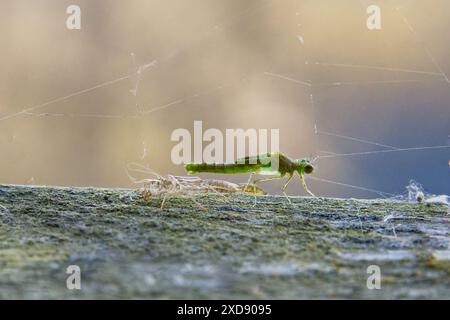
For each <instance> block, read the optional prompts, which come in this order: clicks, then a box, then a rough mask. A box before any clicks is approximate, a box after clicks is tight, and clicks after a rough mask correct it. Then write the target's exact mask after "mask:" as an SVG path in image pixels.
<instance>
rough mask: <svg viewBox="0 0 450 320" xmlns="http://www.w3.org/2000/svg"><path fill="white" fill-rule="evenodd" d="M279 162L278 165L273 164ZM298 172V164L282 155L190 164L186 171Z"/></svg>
mask: <svg viewBox="0 0 450 320" xmlns="http://www.w3.org/2000/svg"><path fill="white" fill-rule="evenodd" d="M274 161H278V165H277V164H276V163H273V162H274ZM295 170H297V167H296V164H295V162H294V161H293V160H291V159H290V158H289V157H287V156H285V155H284V154H282V153H279V152H276V153H267V154H263V155H258V156H253V157H245V158H242V159H238V160H237V161H235V162H234V163H188V164H186V171H188V173H191V174H194V173H200V172H208V173H224V174H236V173H260V174H271V175H276V174H281V175H284V174H286V173H293V172H294V171H295Z"/></svg>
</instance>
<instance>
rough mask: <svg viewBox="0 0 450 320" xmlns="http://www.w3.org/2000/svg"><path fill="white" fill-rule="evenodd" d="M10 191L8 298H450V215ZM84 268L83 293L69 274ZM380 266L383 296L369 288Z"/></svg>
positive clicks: (5, 252) (337, 203)
mask: <svg viewBox="0 0 450 320" xmlns="http://www.w3.org/2000/svg"><path fill="white" fill-rule="evenodd" d="M195 200H196V201H197V202H199V203H201V204H202V205H203V206H204V207H205V208H206V210H202V209H200V207H199V205H197V204H195V203H194V202H193V201H191V200H189V199H188V198H183V197H177V198H171V199H169V200H168V202H167V205H166V208H165V209H164V210H161V209H160V208H159V204H160V201H161V200H160V199H151V200H150V201H149V202H145V201H144V200H143V199H142V197H141V196H140V194H139V192H138V191H133V190H117V189H94V188H49V187H26V186H0V298H290V299H291V298H386V299H390V298H446V299H448V298H450V276H449V273H450V249H449V243H450V237H449V222H450V221H449V216H448V213H447V211H448V208H447V206H444V205H439V204H436V205H425V204H410V203H405V202H400V201H392V200H352V199H345V200H338V199H321V198H315V199H313V198H291V201H292V204H290V203H289V202H288V201H287V200H286V198H284V197H278V196H261V197H258V199H257V204H256V205H254V198H253V197H252V196H249V195H236V194H234V195H227V196H225V197H222V196H220V195H217V194H199V195H197V196H195ZM69 265H78V266H80V268H81V283H82V289H81V290H68V289H67V288H66V278H67V276H68V275H67V274H66V273H65V272H66V268H67V266H69ZM369 265H378V266H379V267H380V268H381V273H382V280H381V289H380V290H369V289H368V288H367V286H366V281H367V277H368V276H369V274H367V272H366V271H367V267H368V266H369Z"/></svg>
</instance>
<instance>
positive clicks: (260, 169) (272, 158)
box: [185, 152, 314, 197]
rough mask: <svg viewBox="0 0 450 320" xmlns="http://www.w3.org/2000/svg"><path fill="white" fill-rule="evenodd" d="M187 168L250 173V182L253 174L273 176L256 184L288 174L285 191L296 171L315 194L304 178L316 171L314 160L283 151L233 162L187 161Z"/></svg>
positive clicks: (188, 169)
mask: <svg viewBox="0 0 450 320" xmlns="http://www.w3.org/2000/svg"><path fill="white" fill-rule="evenodd" d="M185 168H186V171H187V172H188V173H189V174H195V173H201V172H207V173H222V174H238V173H250V174H251V175H250V179H249V183H250V180H251V178H252V176H253V174H260V175H271V176H272V177H270V178H266V179H259V180H256V181H254V184H255V185H256V184H257V183H260V182H263V181H269V180H276V179H282V178H283V177H285V176H286V175H287V174H288V175H289V179H288V180H287V182H286V183H285V185H284V186H283V188H282V191H283V193H284V190H285V189H286V188H287V186H288V185H289V183H290V182H291V181H292V178H293V177H294V173H295V172H297V173H298V174H299V176H300V180H301V182H302V186H303V188H304V189H305V191H306V192H307V193H308V194H310V195H311V196H313V197H314V194H313V193H312V192H311V191H310V190H309V189H308V187H307V185H306V183H305V179H304V176H305V174H311V173H313V171H314V166H313V164H312V161H310V160H308V159H296V160H294V159H291V158H289V157H288V156H286V155H284V154H283V153H281V152H269V153H266V154H262V155H257V156H250V157H245V158H241V159H238V160H237V161H235V162H233V163H187V164H185Z"/></svg>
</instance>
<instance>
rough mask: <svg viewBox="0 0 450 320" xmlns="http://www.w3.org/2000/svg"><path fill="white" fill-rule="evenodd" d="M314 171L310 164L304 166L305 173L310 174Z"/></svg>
mask: <svg viewBox="0 0 450 320" xmlns="http://www.w3.org/2000/svg"><path fill="white" fill-rule="evenodd" d="M313 171H314V167H313V166H312V165H310V164H307V165H305V173H307V174H311V173H312V172H313Z"/></svg>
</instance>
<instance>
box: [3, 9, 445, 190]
mask: <svg viewBox="0 0 450 320" xmlns="http://www.w3.org/2000/svg"><path fill="white" fill-rule="evenodd" d="M71 4H77V5H79V6H80V7H81V10H82V18H81V19H82V26H81V30H68V29H67V28H66V19H67V17H68V15H67V14H66V8H67V7H68V6H69V5H71ZM369 4H378V5H380V6H381V8H382V29H381V30H379V31H370V30H368V29H367V27H366V19H367V14H366V8H367V6H368V5H369ZM397 7H400V13H401V14H402V15H405V16H406V17H407V18H408V21H409V22H410V23H411V25H412V26H413V27H414V29H415V31H416V32H417V35H416V36H414V34H412V33H411V32H410V30H409V29H408V26H407V25H406V24H405V23H404V21H403V20H402V16H401V15H400V14H399V12H398V11H396V10H395V8H397ZM448 12H450V2H449V1H445V0H433V1H412V0H411V1H395V0H392V1H370V2H369V1H363V0H361V1H359V0H339V1H336V0H314V1H313V0H307V1H292V0H278V1H263V0H247V1H237V0H189V1H187V0H176V1H175V0H170V1H161V0H146V1H145V0H132V1H119V0H102V1H94V0H90V1H81V0H77V1H61V0H59V1H56V0H53V1H51V0H36V1H31V0H28V1H23V0H14V1H12V0H11V1H9V0H0V39H1V41H0V53H1V54H0V118H2V117H5V116H8V115H10V114H14V113H17V112H20V111H21V110H24V109H27V108H29V107H33V106H36V105H39V104H42V103H45V102H47V101H52V100H53V99H57V98H60V97H64V96H67V95H71V94H72V93H74V92H78V91H80V90H84V89H88V88H92V87H94V86H96V85H98V84H102V83H104V82H107V81H111V80H115V79H118V78H120V77H123V76H127V75H130V79H125V80H123V81H118V82H116V83H114V84H111V85H107V86H103V87H101V88H98V89H95V90H92V91H88V92H85V93H84V94H80V95H76V96H73V97H68V98H67V99H64V100H61V101H57V102H56V103H52V104H49V105H47V106H44V107H42V108H37V109H35V110H33V111H32V113H33V114H31V115H29V114H20V115H18V116H16V117H13V118H9V119H5V120H3V121H0V148H1V149H0V150H1V157H0V183H16V184H38V185H67V186H69V185H70V186H109V187H133V186H134V185H133V184H132V183H131V181H130V179H129V178H128V176H127V175H126V172H125V168H126V165H127V164H128V163H130V162H138V163H141V164H143V165H147V166H149V167H151V168H152V169H153V170H155V171H157V172H158V173H160V174H168V173H172V174H179V175H180V174H184V170H183V168H182V167H181V166H175V165H174V164H172V162H171V159H170V151H171V149H172V147H173V146H174V145H175V143H173V142H171V141H170V135H171V133H172V131H173V130H174V129H176V128H187V129H189V130H192V127H193V122H194V120H202V121H203V126H204V128H218V129H221V130H223V132H225V129H226V128H244V129H247V128H256V129H260V128H261V129H262V128H265V129H271V128H276V129H280V150H281V151H283V152H285V153H287V154H289V155H290V156H292V157H295V158H299V157H306V156H311V155H317V154H323V153H320V152H319V150H326V151H330V152H335V153H347V152H359V151H368V150H379V149H380V148H379V147H376V146H370V145H365V144H361V143H357V142H351V141H345V140H342V139H337V138H331V137H327V136H323V135H318V136H316V137H315V135H314V122H317V125H318V127H319V129H320V130H323V131H327V132H333V133H338V134H343V135H348V136H352V137H357V138H359V139H366V140H370V141H376V142H380V143H384V144H388V145H393V146H396V147H415V146H425V145H446V144H448V135H449V134H450V132H449V131H450V130H449V129H450V106H449V103H450V84H448V83H446V82H445V81H442V80H443V79H442V77H440V76H436V75H433V74H419V73H408V72H395V71H388V70H384V71H382V70H374V69H367V68H355V67H332V66H324V65H320V64H316V62H326V63H334V64H348V65H370V66H384V67H391V68H394V69H408V70H411V69H414V70H422V71H430V72H438V71H437V70H436V64H435V63H433V61H432V59H431V57H430V56H429V55H427V53H426V50H429V52H430V53H431V55H432V58H433V59H435V60H436V62H437V63H438V64H439V66H440V67H441V68H442V70H441V71H442V72H445V73H447V72H448V73H449V74H450V58H449V57H450V44H449V43H448V39H449V35H450V18H449V17H448ZM300 39H302V41H301V40H300ZM133 57H134V58H133ZM154 60H156V62H157V64H156V66H155V67H154V68H149V69H147V70H146V71H145V72H143V73H142V75H141V79H140V81H139V86H138V90H137V96H134V95H133V94H132V93H131V92H130V90H132V89H133V88H134V87H135V86H136V77H135V74H134V73H133V72H135V71H136V66H138V65H143V64H146V63H149V62H151V61H154ZM265 72H268V73H273V74H277V75H282V76H283V77H288V78H293V79H296V80H299V81H312V83H313V95H314V100H315V104H316V112H315V115H314V114H313V113H312V108H311V104H310V97H309V96H310V91H309V88H308V87H306V86H303V85H301V84H299V83H296V82H294V81H289V80H287V79H283V78H281V77H275V76H271V75H268V74H265ZM386 80H393V81H399V82H398V83H385V84H381V83H376V84H374V83H371V84H370V83H364V82H367V81H369V82H370V81H375V82H376V81H386ZM404 80H408V81H409V80H419V81H418V82H402V81H404ZM334 82H354V83H355V84H352V85H350V84H349V85H341V86H336V85H327V84H330V83H334ZM316 84H317V85H316ZM219 86H224V87H223V88H221V89H220V88H218V87H219ZM210 90H213V91H210ZM197 93H205V94H204V95H199V96H198V97H195V96H194V95H195V94H197ZM178 100H182V101H181V102H179V103H176V104H173V105H170V106H167V107H165V108H162V109H159V110H158V111H155V112H151V113H148V114H145V115H142V116H139V117H133V116H134V115H136V113H137V112H138V111H143V110H144V111H148V110H151V109H154V108H159V107H161V106H165V105H166V104H169V103H172V102H176V101H178ZM43 113H48V114H49V115H46V116H44V115H42V114H43ZM39 114H40V116H39ZM86 115H88V116H86ZM89 115H90V116H89ZM93 115H106V116H113V117H98V116H93ZM114 116H117V118H114ZM381 149H382V148H381ZM449 159H450V158H449V152H448V149H447V150H441V151H425V152H406V153H396V154H394V153H393V154H383V155H374V156H367V157H352V158H333V159H323V160H319V161H318V170H317V172H316V174H317V176H319V177H322V178H325V179H330V180H333V181H339V182H344V183H348V184H352V185H356V186H364V187H368V188H373V189H377V190H382V191H385V192H390V193H395V194H397V193H400V192H402V191H403V189H404V186H405V185H407V184H408V181H409V179H411V178H414V179H416V180H418V181H419V182H421V183H423V184H424V185H425V186H426V187H427V188H428V190H430V192H434V193H445V192H447V193H448V191H449V190H450V179H448V178H449V166H448V160H449ZM218 177H220V178H226V179H228V180H232V181H241V182H244V181H246V180H247V176H240V177H234V176H232V177H224V176H218ZM310 184H311V186H310V188H311V189H312V190H313V191H315V193H317V194H323V195H336V196H363V197H372V196H376V194H375V195H374V194H372V193H367V192H364V191H361V190H357V189H351V188H345V187H342V186H337V185H332V184H327V183H321V182H314V181H311V182H310ZM281 185H282V183H281V182H280V183H277V182H274V183H269V184H267V187H266V188H267V190H269V191H271V192H277V190H278V189H279V187H280V186H281ZM300 189H301V188H300V186H299V183H298V182H297V183H296V184H293V185H292V186H291V189H290V190H289V192H290V193H291V194H298V193H299V192H300Z"/></svg>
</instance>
